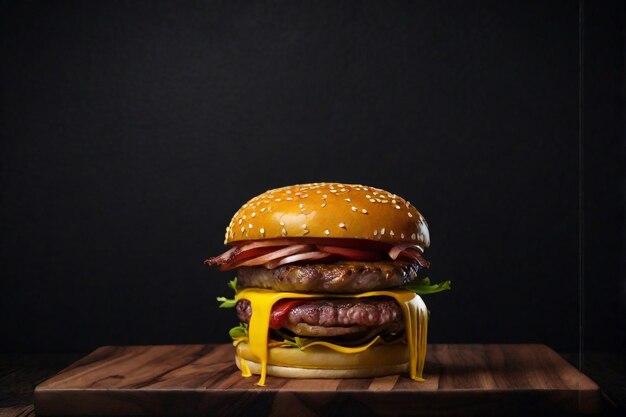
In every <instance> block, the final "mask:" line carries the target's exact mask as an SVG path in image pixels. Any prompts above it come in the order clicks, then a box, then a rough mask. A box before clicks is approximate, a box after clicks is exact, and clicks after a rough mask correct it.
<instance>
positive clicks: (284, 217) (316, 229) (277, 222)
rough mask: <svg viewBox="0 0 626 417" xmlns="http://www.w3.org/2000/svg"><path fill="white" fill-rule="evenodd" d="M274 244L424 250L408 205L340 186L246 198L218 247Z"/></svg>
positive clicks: (420, 220) (424, 235) (424, 236)
mask: <svg viewBox="0 0 626 417" xmlns="http://www.w3.org/2000/svg"><path fill="white" fill-rule="evenodd" d="M276 238H329V239H367V240H372V241H380V242H386V243H400V242H403V243H413V244H416V245H419V246H421V247H422V248H423V249H425V248H427V247H428V246H430V236H429V234H428V225H427V224H426V220H425V219H424V217H423V216H422V215H421V214H420V212H419V211H417V209H416V208H415V207H413V205H411V204H410V203H409V202H408V201H406V200H405V199H403V198H402V197H399V196H397V195H395V194H392V193H390V192H388V191H385V190H381V189H380V188H374V187H369V186H365V185H355V184H340V183H312V184H298V185H291V186H287V187H281V188H275V189H273V190H269V191H266V192H264V193H263V194H260V195H258V196H256V197H254V198H252V199H251V200H250V201H248V202H247V203H246V204H244V205H243V206H241V208H240V209H239V210H238V211H237V213H235V215H234V216H233V218H232V220H231V221H230V224H229V225H228V227H227V228H226V235H225V239H224V243H225V244H236V243H238V242H243V241H251V240H261V239H276Z"/></svg>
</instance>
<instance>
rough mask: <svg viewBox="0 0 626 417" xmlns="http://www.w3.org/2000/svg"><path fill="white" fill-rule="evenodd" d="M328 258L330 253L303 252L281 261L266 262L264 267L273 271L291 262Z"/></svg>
mask: <svg viewBox="0 0 626 417" xmlns="http://www.w3.org/2000/svg"><path fill="white" fill-rule="evenodd" d="M329 256H332V254H331V253H326V252H319V251H312V252H303V253H298V254H295V255H291V256H286V257H284V258H282V259H277V260H275V261H272V262H268V263H266V264H265V265H264V266H265V267H266V268H267V269H274V268H276V267H278V266H280V265H285V264H288V263H291V262H298V261H310V260H314V259H323V258H327V257H329Z"/></svg>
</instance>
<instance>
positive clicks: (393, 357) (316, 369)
mask: <svg viewBox="0 0 626 417" xmlns="http://www.w3.org/2000/svg"><path fill="white" fill-rule="evenodd" d="M242 359H243V360H245V361H246V365H248V368H249V370H250V372H251V373H252V374H256V375H260V374H261V363H260V362H259V361H258V359H257V358H255V357H253V356H252V354H251V353H250V347H249V346H248V344H247V343H240V344H239V345H237V352H236V355H235V362H236V364H237V367H238V368H239V369H241V366H242V365H241V361H242ZM408 369H409V353H408V347H407V346H406V345H402V344H391V345H375V346H372V347H370V348H369V349H367V350H365V351H363V352H359V353H342V352H337V351H335V350H332V349H329V348H327V347H324V346H311V347H310V348H307V349H305V350H300V349H297V348H284V347H275V348H271V349H268V361H267V375H272V376H278V377H283V378H372V377H379V376H386V375H396V374H402V373H406V372H408Z"/></svg>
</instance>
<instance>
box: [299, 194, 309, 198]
mask: <svg viewBox="0 0 626 417" xmlns="http://www.w3.org/2000/svg"><path fill="white" fill-rule="evenodd" d="M308 196H309V195H308V194H302V195H301V196H300V198H307V197H308Z"/></svg>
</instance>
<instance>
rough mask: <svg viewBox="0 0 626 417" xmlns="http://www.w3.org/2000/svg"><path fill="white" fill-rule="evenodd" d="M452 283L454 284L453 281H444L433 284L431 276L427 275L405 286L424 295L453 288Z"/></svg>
mask: <svg viewBox="0 0 626 417" xmlns="http://www.w3.org/2000/svg"><path fill="white" fill-rule="evenodd" d="M451 285H452V282H451V281H444V282H440V283H439V284H432V285H431V283H430V278H428V277H426V278H422V279H421V280H418V281H416V282H412V283H410V284H407V285H405V286H404V287H403V288H405V289H407V290H411V291H413V292H415V293H416V294H420V295H423V294H435V293H438V292H441V291H445V290H451V289H452V286H451Z"/></svg>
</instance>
